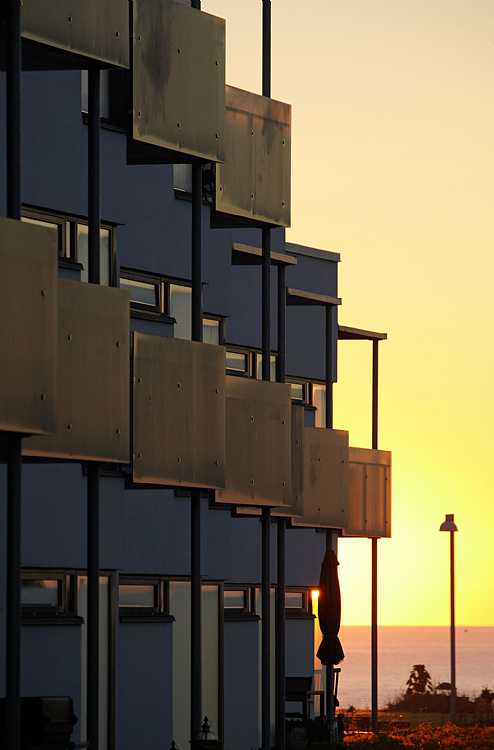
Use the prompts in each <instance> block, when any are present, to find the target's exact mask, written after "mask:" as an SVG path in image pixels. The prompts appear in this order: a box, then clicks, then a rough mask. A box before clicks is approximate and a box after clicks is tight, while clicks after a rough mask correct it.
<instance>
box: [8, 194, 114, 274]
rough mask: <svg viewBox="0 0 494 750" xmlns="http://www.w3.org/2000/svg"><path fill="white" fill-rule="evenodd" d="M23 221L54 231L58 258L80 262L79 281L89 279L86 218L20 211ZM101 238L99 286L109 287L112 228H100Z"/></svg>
mask: <svg viewBox="0 0 494 750" xmlns="http://www.w3.org/2000/svg"><path fill="white" fill-rule="evenodd" d="M22 221H25V222H27V223H29V224H36V225H37V226H46V227H48V228H49V229H52V230H53V231H54V232H56V233H57V244H58V254H59V256H60V257H61V258H67V259H70V260H73V261H75V262H77V263H80V264H81V265H82V267H83V268H82V271H81V281H87V280H88V226H87V221H86V220H85V219H79V218H75V217H71V216H63V215H58V214H54V213H51V212H49V211H41V210H38V209H30V208H23V210H22ZM100 238H101V242H100V254H101V257H100V283H101V284H102V285H103V286H109V285H110V282H111V278H112V267H113V265H114V259H113V255H114V247H115V227H112V226H110V225H109V224H107V225H103V226H102V227H101V229H100Z"/></svg>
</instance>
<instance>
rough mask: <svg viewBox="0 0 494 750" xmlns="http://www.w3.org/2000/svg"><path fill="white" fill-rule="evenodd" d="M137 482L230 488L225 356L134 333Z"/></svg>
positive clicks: (194, 344)
mask: <svg viewBox="0 0 494 750" xmlns="http://www.w3.org/2000/svg"><path fill="white" fill-rule="evenodd" d="M133 362H134V396H133V403H134V408H133V424H134V427H133V477H134V482H136V483H137V482H138V483H142V484H158V485H168V486H173V487H180V486H185V487H204V488H217V487H224V486H225V350H224V348H223V347H221V346H214V345H212V344H201V343H198V342H191V341H184V340H182V339H174V338H165V337H161V336H150V335H146V334H142V333H134V352H133Z"/></svg>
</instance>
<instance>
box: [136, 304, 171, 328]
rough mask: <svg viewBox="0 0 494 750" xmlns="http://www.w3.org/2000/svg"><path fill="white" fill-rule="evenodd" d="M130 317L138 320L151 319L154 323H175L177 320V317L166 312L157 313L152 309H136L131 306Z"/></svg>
mask: <svg viewBox="0 0 494 750" xmlns="http://www.w3.org/2000/svg"><path fill="white" fill-rule="evenodd" d="M130 317H131V318H135V319H136V320H150V321H152V322H153V323H166V324H167V325H175V323H176V322H177V321H176V320H175V318H172V317H171V316H170V315H166V314H165V313H156V312H152V311H151V310H149V311H148V310H136V309H134V308H132V307H131V308H130Z"/></svg>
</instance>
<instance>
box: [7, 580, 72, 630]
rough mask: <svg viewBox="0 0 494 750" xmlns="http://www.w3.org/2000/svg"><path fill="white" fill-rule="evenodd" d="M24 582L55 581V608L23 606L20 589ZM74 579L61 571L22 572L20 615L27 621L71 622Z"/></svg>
mask: <svg viewBox="0 0 494 750" xmlns="http://www.w3.org/2000/svg"><path fill="white" fill-rule="evenodd" d="M25 581H57V582H58V587H57V606H55V607H54V606H51V605H49V604H27V603H26V604H24V603H23V602H22V588H23V585H24V582H25ZM74 584H75V577H74V575H73V573H72V572H68V571H61V570H56V571H54V570H22V572H21V602H20V605H21V615H22V619H23V620H24V619H25V620H27V621H31V622H32V621H41V622H46V621H48V620H51V621H53V620H73V619H74V618H76V606H75V592H74Z"/></svg>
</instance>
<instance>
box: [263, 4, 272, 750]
mask: <svg viewBox="0 0 494 750" xmlns="http://www.w3.org/2000/svg"><path fill="white" fill-rule="evenodd" d="M262 94H263V96H268V97H269V96H271V0H262ZM261 273H262V379H263V380H268V381H269V380H270V379H271V231H270V229H269V228H267V227H263V229H262V266H261ZM261 525H262V560H261V568H262V577H261V599H262V633H261V635H262V637H261V651H262V659H261V671H262V676H261V679H262V682H261V686H262V690H261V724H262V750H270V748H271V711H270V708H271V665H270V656H271V627H270V625H271V616H270V615H271V612H270V590H271V573H270V541H271V539H270V534H271V510H270V509H269V508H263V509H262V521H261Z"/></svg>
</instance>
